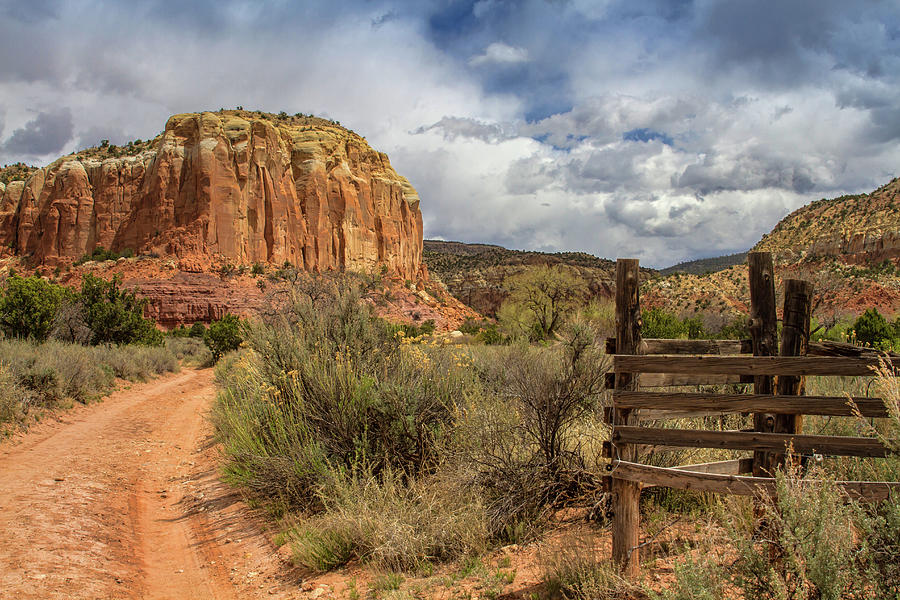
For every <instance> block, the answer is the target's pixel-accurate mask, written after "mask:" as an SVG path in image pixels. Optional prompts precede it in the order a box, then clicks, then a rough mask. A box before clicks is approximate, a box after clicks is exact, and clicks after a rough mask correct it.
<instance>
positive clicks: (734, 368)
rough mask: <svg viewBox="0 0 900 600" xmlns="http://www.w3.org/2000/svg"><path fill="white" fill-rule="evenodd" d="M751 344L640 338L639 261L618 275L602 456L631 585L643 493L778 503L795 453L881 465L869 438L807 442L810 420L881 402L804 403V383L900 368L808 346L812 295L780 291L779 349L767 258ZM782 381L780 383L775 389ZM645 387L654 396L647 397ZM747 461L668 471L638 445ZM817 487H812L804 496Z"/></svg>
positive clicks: (855, 492) (803, 286) (797, 285)
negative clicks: (727, 423) (712, 423)
mask: <svg viewBox="0 0 900 600" xmlns="http://www.w3.org/2000/svg"><path fill="white" fill-rule="evenodd" d="M748 262H749V276H750V297H751V307H750V331H751V339H750V340H662V339H647V340H644V339H642V338H641V312H640V300H639V294H638V287H639V270H638V261H637V260H633V259H620V260H619V261H618V262H617V265H616V337H615V338H614V339H610V340H607V352H608V353H609V354H613V355H614V356H613V371H614V373H612V374H610V375H611V376H612V378H611V379H612V380H611V381H608V383H609V384H610V387H612V388H613V392H612V408H611V410H609V411H608V413H607V419H608V420H609V421H610V423H611V425H612V436H611V440H610V442H608V444H607V445H606V447H605V452H606V453H607V455H608V457H609V458H610V459H611V460H610V463H609V465H608V467H607V468H608V469H609V476H610V478H611V481H610V485H609V489H610V491H611V494H612V503H611V504H612V543H613V559H614V560H616V561H617V562H618V563H619V564H620V565H621V567H622V569H623V571H624V573H625V574H626V575H634V574H637V572H638V569H639V564H640V562H639V547H640V543H639V533H640V511H639V499H640V491H641V488H642V487H648V486H666V487H670V488H676V489H684V490H697V491H704V492H715V493H723V494H741V495H758V494H760V493H773V492H774V490H775V479H774V478H773V474H774V472H775V470H776V469H777V468H778V467H779V466H783V465H784V464H785V457H786V455H787V453H788V452H793V453H796V454H799V455H808V454H813V453H815V454H820V455H825V456H864V457H883V456H886V455H887V453H888V449H887V448H886V447H885V446H884V445H882V443H881V442H880V441H878V440H877V439H873V438H860V437H843V436H825V435H804V434H802V424H803V415H828V416H853V415H857V414H859V415H861V416H863V417H868V418H884V417H886V416H887V411H886V409H885V404H884V402H883V401H882V399H880V398H852V401H853V405H855V408H854V407H853V405H851V403H850V402H849V401H848V400H849V399H848V398H847V397H828V396H805V395H803V394H804V389H805V379H804V377H805V376H807V375H825V376H842V375H845V376H846V375H850V376H853V375H872V374H873V373H872V370H873V368H874V367H876V366H878V364H879V360H886V361H887V363H888V365H892V366H895V367H900V357H888V358H886V359H884V358H881V357H879V356H878V355H877V354H875V352H874V351H872V350H867V349H864V348H858V347H855V346H852V345H849V344H839V343H827V342H826V343H821V344H811V343H810V342H809V324H810V311H811V300H812V286H811V285H810V284H809V283H808V282H806V281H802V280H794V279H788V280H785V282H784V286H785V292H784V312H783V321H782V335H781V345H780V347H779V346H778V335H777V331H778V329H777V317H776V311H775V276H774V265H773V261H772V256H771V254H770V253H765V252H753V253H750V255H749V257H748ZM776 376H777V378H776ZM727 383H752V384H753V393H752V394H725V393H715V394H712V393H694V392H691V393H679V392H672V391H668V390H666V391H653V390H652V388H658V387H672V386H696V385H706V384H727ZM647 388H650V389H647ZM727 413H745V414H746V413H752V415H753V428H752V430H741V431H707V430H694V429H669V428H663V427H648V426H645V424H646V422H647V421H650V420H660V419H672V418H684V417H697V416H708V415H721V414H727ZM648 445H651V446H654V447H662V448H684V447H689V448H718V449H729V450H744V451H748V452H749V451H752V453H753V455H752V458H751V457H749V456H748V457H746V458H742V459H737V460H726V461H719V462H713V463H704V464H696V465H684V466H679V467H673V468H663V467H654V466H651V465H645V464H640V463H638V462H637V457H638V449H639V448H640V447H641V446H648ZM815 484H816V482H813V481H810V482H809V485H815ZM838 485H840V486H841V487H842V488H843V489H844V491H845V492H846V493H847V494H848V495H849V496H851V497H854V498H858V499H862V500H878V499H883V498H886V497H887V496H888V494H889V493H890V490H891V489H893V488H897V487H900V483H897V482H872V481H841V482H838Z"/></svg>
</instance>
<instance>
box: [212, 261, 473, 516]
mask: <svg viewBox="0 0 900 600" xmlns="http://www.w3.org/2000/svg"><path fill="white" fill-rule="evenodd" d="M244 334H245V342H246V345H247V346H248V347H249V351H247V352H244V353H242V354H240V357H239V358H237V359H231V358H229V357H226V358H225V359H224V365H223V366H222V368H217V371H216V372H217V376H218V377H219V379H220V382H221V383H222V384H223V391H222V393H221V395H220V402H219V403H218V407H217V410H216V426H217V430H218V432H219V436H220V439H221V440H222V441H223V442H224V445H225V449H226V452H227V454H228V455H229V464H228V467H227V469H228V473H229V474H230V475H231V476H232V477H233V479H234V480H235V481H237V482H239V483H242V484H244V485H246V486H248V487H250V488H251V489H253V490H254V491H256V492H257V493H258V494H260V495H261V496H264V497H265V498H267V499H269V500H274V501H276V502H277V503H278V504H279V505H280V507H279V508H280V509H284V510H292V509H302V510H313V511H316V510H321V509H322V508H323V506H322V500H321V498H322V496H321V493H320V491H321V490H320V488H319V484H320V483H321V481H323V480H324V479H328V478H329V477H330V475H329V474H330V473H333V472H344V473H358V472H366V473H370V474H371V475H372V476H374V477H376V478H377V477H380V476H381V474H382V473H386V472H392V473H396V474H398V476H402V477H405V478H408V479H410V480H413V479H416V478H419V477H425V476H428V475H430V474H432V473H434V472H435V470H436V469H437V467H438V465H439V464H440V462H441V460H442V453H443V447H444V444H445V440H446V438H447V437H448V434H449V432H451V431H452V428H453V423H454V420H455V418H456V415H457V412H458V411H457V403H458V402H460V400H461V399H462V398H464V397H466V395H467V394H468V393H469V390H470V388H472V387H473V386H474V385H475V383H476V381H475V377H474V374H473V373H472V372H471V371H470V370H468V369H467V368H466V367H465V364H464V361H465V360H466V358H465V356H464V352H465V351H464V350H463V349H459V348H449V347H444V346H443V345H439V344H438V345H435V344H409V343H405V342H404V341H403V338H402V336H399V335H396V331H395V330H394V329H393V328H392V327H391V326H389V325H388V324H387V323H385V322H384V321H381V320H379V319H376V318H375V317H374V316H373V315H372V314H371V310H370V308H369V307H368V305H366V304H364V303H362V302H361V296H360V289H359V287H358V286H357V285H355V284H354V283H353V281H352V280H341V279H337V280H336V279H331V278H324V279H321V280H319V281H318V283H317V284H313V283H311V282H310V281H307V280H306V279H298V282H297V283H296V287H295V288H294V290H293V292H292V294H291V295H290V296H289V298H288V299H287V300H286V301H285V302H284V304H283V305H282V306H281V307H280V308H279V309H278V310H276V311H273V312H272V313H271V314H268V315H265V317H264V319H262V320H261V321H258V322H254V323H250V324H248V325H247V326H246V327H245V331H244Z"/></svg>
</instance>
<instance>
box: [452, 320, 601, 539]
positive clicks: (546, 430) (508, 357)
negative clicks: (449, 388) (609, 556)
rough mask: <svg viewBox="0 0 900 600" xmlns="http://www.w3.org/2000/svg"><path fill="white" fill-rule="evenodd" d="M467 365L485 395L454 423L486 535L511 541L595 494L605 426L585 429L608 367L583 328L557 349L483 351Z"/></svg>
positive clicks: (592, 421)
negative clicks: (482, 503) (480, 500)
mask: <svg viewBox="0 0 900 600" xmlns="http://www.w3.org/2000/svg"><path fill="white" fill-rule="evenodd" d="M474 363H475V367H476V369H477V370H478V371H479V375H480V378H481V380H482V381H483V382H484V383H483V384H484V386H485V389H484V391H483V393H482V395H481V396H474V397H470V402H469V405H468V406H467V407H466V412H465V414H464V415H463V418H462V419H461V420H460V422H459V424H458V428H459V429H458V435H457V438H458V440H459V446H458V451H459V452H460V453H461V458H460V460H461V461H462V462H463V463H465V464H468V465H472V470H473V479H474V483H475V484H476V485H478V486H479V487H480V488H481V489H482V491H483V493H484V495H485V498H486V503H487V510H488V513H489V515H490V520H491V527H492V531H493V533H494V535H496V536H498V537H500V538H501V539H506V540H509V541H516V542H518V541H521V538H523V537H528V535H529V534H530V533H532V532H533V531H532V530H534V528H535V527H539V526H540V525H541V522H542V520H543V517H545V516H546V515H547V514H548V513H549V511H551V510H553V509H554V508H558V507H561V506H565V505H570V504H573V503H577V502H579V501H582V500H586V499H587V498H588V497H590V498H591V499H593V498H594V496H595V495H596V493H597V491H598V490H599V489H600V487H601V486H600V482H599V477H598V474H599V473H600V465H599V462H600V461H599V457H600V447H601V446H600V445H601V442H602V439H601V438H603V437H604V436H603V434H604V433H605V428H603V427H591V426H585V425H586V424H590V425H592V426H596V425H597V424H598V423H597V422H598V421H599V418H598V417H599V408H600V399H601V394H602V391H603V376H604V373H605V372H606V370H607V367H608V363H607V361H606V360H605V359H604V358H603V357H602V356H601V353H600V351H599V349H598V348H597V346H596V344H595V342H594V335H593V331H592V330H591V329H590V327H588V326H586V325H582V324H578V325H575V326H573V327H570V328H569V329H568V330H567V331H566V335H565V339H564V341H563V342H562V343H560V344H558V345H557V346H554V347H550V348H535V347H530V346H526V345H523V344H517V345H513V346H509V347H504V348H485V349H483V350H482V351H481V352H480V353H478V354H475V355H474ZM590 430H593V431H595V432H597V437H596V438H592V437H590V435H589V434H588V432H589V431H590Z"/></svg>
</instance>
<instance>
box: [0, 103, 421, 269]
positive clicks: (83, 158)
mask: <svg viewBox="0 0 900 600" xmlns="http://www.w3.org/2000/svg"><path fill="white" fill-rule="evenodd" d="M0 245H3V246H8V247H11V248H14V250H15V252H16V253H17V254H19V255H30V256H32V257H33V259H34V260H36V261H37V262H39V263H41V264H45V265H50V266H53V265H56V264H68V263H70V262H72V261H73V260H75V259H77V258H79V257H80V256H82V255H83V254H85V253H90V252H91V251H92V250H93V249H94V248H95V247H97V246H103V247H104V248H107V249H112V250H116V251H122V250H124V249H126V248H130V249H132V250H134V251H135V252H156V253H159V254H163V255H174V256H177V257H179V258H196V259H200V260H204V259H208V258H212V257H215V256H217V255H218V256H221V257H223V258H226V259H228V260H230V261H232V262H235V263H239V264H250V263H253V262H256V261H260V262H270V263H282V262H284V261H286V260H287V261H291V262H292V263H293V264H296V265H302V266H303V267H304V268H306V269H307V270H309V271H325V270H330V269H351V270H362V271H368V270H372V269H374V268H376V267H378V266H380V265H382V264H383V265H387V267H388V268H389V269H390V270H391V271H393V272H395V273H397V274H399V275H401V276H402V277H404V278H408V279H415V278H417V277H419V275H421V274H422V272H423V270H422V269H423V267H422V266H421V258H422V215H421V212H420V211H419V197H418V194H417V193H416V191H415V190H414V189H413V187H412V186H411V185H410V183H409V182H408V181H407V180H406V179H405V178H404V177H402V176H400V175H398V174H397V172H396V171H394V169H393V168H392V167H391V165H390V162H389V161H388V158H387V156H386V155H384V154H382V153H380V152H376V151H375V150H373V149H372V148H371V147H369V145H368V144H367V143H366V141H365V140H364V139H363V138H362V137H360V136H358V135H356V134H354V133H352V132H349V131H347V130H346V129H344V128H342V127H340V126H338V125H335V124H333V123H331V122H329V121H325V120H323V119H316V118H293V117H288V118H287V119H277V118H275V117H268V118H262V117H260V116H258V115H257V114H256V113H249V112H243V111H225V112H220V113H199V114H183V115H175V116H173V117H171V118H170V119H169V122H168V123H167V124H166V128H165V131H164V132H163V134H162V135H161V136H160V137H159V138H157V140H156V141H155V143H154V146H153V147H152V149H149V150H145V151H143V152H141V153H139V154H136V155H135V156H128V157H121V158H104V159H102V160H101V159H100V158H94V157H91V156H90V155H89V153H81V154H78V155H73V156H68V157H64V158H61V159H59V160H57V161H56V162H54V163H53V164H51V165H50V166H48V167H45V168H43V169H40V170H39V171H37V172H35V173H34V175H33V176H32V177H31V178H30V179H28V181H26V182H25V183H24V184H23V183H21V182H14V183H11V184H9V185H7V186H5V188H0Z"/></svg>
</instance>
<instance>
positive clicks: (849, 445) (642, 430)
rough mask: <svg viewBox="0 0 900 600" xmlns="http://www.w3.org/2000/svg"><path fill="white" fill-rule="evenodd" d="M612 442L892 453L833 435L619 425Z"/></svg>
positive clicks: (832, 453)
mask: <svg viewBox="0 0 900 600" xmlns="http://www.w3.org/2000/svg"><path fill="white" fill-rule="evenodd" d="M612 442H613V444H614V445H619V444H649V445H663V446H676V447H688V448H719V449H723V450H763V451H766V452H775V453H785V452H786V451H787V449H788V448H792V449H793V451H794V452H795V453H797V454H824V455H828V456H870V457H882V458H883V457H885V456H887V455H888V454H889V453H890V451H889V449H888V448H887V447H885V445H884V444H882V443H881V442H880V441H879V440H876V439H873V438H858V437H843V436H833V435H802V434H784V433H759V432H755V431H705V430H702V429H662V428H658V427H638V426H624V425H622V426H615V427H613V431H612Z"/></svg>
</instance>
